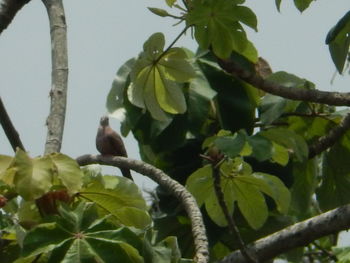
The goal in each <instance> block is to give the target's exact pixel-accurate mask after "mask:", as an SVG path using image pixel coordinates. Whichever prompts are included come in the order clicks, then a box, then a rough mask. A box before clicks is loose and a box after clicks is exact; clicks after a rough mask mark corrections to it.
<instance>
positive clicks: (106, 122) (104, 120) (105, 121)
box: [100, 115, 109, 126]
mask: <svg viewBox="0 0 350 263" xmlns="http://www.w3.org/2000/svg"><path fill="white" fill-rule="evenodd" d="M100 125H101V126H108V125H109V120H108V116H107V115H103V116H102V117H101V119H100Z"/></svg>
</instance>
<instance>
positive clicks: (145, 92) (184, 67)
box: [128, 33, 196, 121]
mask: <svg viewBox="0 0 350 263" xmlns="http://www.w3.org/2000/svg"><path fill="white" fill-rule="evenodd" d="M164 44H165V40H164V35H163V34H162V33H155V34H153V35H152V36H151V37H150V38H149V39H148V40H147V41H146V42H145V44H144V46H143V50H144V51H143V52H142V53H141V54H140V56H139V58H138V59H137V60H136V62H135V64H134V67H133V70H132V71H131V75H130V76H131V82H132V83H131V85H130V87H129V91H128V98H129V100H130V102H131V103H132V104H133V105H135V106H137V107H140V108H144V109H147V110H148V111H149V112H150V113H151V115H152V117H153V118H154V119H156V120H160V121H166V120H168V119H169V116H168V115H167V114H166V113H171V114H179V113H184V112H185V111H186V109H187V108H186V101H185V96H184V94H183V91H182V86H181V83H184V82H187V81H189V80H190V79H191V78H192V77H195V75H196V74H195V71H194V69H193V67H192V66H191V65H190V63H189V62H188V61H187V58H188V57H187V55H186V53H185V51H184V50H182V49H181V48H171V49H169V50H168V51H166V52H165V53H164V52H163V49H164Z"/></svg>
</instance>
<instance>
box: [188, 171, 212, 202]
mask: <svg viewBox="0 0 350 263" xmlns="http://www.w3.org/2000/svg"><path fill="white" fill-rule="evenodd" d="M186 187H187V189H188V191H190V192H191V193H192V194H193V196H194V197H195V198H196V200H197V203H198V205H199V206H201V205H202V204H203V203H204V201H205V200H206V199H207V198H208V193H209V192H210V191H211V190H212V188H213V178H212V168H211V166H210V165H206V166H203V167H202V168H199V169H198V170H197V171H195V172H194V173H193V174H191V175H190V176H189V177H188V179H187V182H186Z"/></svg>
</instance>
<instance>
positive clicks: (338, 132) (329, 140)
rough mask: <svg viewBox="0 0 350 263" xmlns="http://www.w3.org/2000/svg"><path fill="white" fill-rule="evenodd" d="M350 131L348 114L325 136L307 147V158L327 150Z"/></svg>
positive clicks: (349, 116) (349, 114) (349, 115)
mask: <svg viewBox="0 0 350 263" xmlns="http://www.w3.org/2000/svg"><path fill="white" fill-rule="evenodd" d="M349 129H350V113H348V114H347V115H346V116H345V117H344V119H343V120H342V121H341V122H340V124H339V125H338V126H336V127H334V128H333V129H331V130H330V131H329V132H328V134H327V135H325V136H322V137H320V138H319V139H318V140H317V141H316V142H315V143H314V144H312V145H310V146H309V158H310V159H312V158H313V157H315V156H316V155H317V154H320V153H321V152H323V151H325V150H327V149H328V148H329V147H331V146H332V145H334V144H335V143H336V142H337V141H339V139H340V138H341V137H342V136H343V135H344V134H345V133H346V132H347V131H348V130H349Z"/></svg>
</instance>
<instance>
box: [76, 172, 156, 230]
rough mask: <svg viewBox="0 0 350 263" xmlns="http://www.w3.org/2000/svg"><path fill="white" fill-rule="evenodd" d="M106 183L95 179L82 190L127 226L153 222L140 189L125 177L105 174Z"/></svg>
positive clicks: (88, 197) (144, 224) (145, 225)
mask: <svg viewBox="0 0 350 263" xmlns="http://www.w3.org/2000/svg"><path fill="white" fill-rule="evenodd" d="M103 180H104V184H101V182H100V181H94V182H93V183H91V184H90V185H89V186H88V187H86V188H85V189H83V190H82V191H81V192H80V195H81V196H82V197H84V198H86V199H87V200H90V201H93V202H95V203H96V204H97V205H98V206H100V207H101V208H103V209H104V210H106V211H107V212H108V213H110V214H112V215H113V216H115V217H116V218H117V219H118V221H119V222H120V223H122V224H124V225H126V226H134V227H137V228H145V227H147V226H149V224H150V223H151V219H150V216H149V214H148V213H147V206H146V203H145V201H144V199H143V197H142V194H141V192H140V190H139V189H138V188H137V186H136V185H135V184H134V183H133V182H131V181H130V180H128V179H126V178H123V177H116V176H104V177H103Z"/></svg>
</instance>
